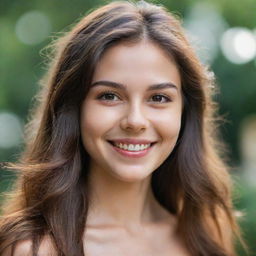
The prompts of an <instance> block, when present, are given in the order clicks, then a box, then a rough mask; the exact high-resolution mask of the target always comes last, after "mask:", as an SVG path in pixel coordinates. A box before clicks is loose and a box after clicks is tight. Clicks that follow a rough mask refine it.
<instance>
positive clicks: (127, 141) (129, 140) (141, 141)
mask: <svg viewBox="0 0 256 256" xmlns="http://www.w3.org/2000/svg"><path fill="white" fill-rule="evenodd" d="M109 141H110V142H115V143H123V144H151V143H154V142H156V141H152V140H147V139H132V138H124V139H113V140H109Z"/></svg>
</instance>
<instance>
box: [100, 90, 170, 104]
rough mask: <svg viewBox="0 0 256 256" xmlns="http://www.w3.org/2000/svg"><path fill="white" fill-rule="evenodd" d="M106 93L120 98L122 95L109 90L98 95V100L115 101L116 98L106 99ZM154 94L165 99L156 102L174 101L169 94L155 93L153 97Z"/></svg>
mask: <svg viewBox="0 0 256 256" xmlns="http://www.w3.org/2000/svg"><path fill="white" fill-rule="evenodd" d="M106 95H114V96H115V97H118V98H119V99H120V97H119V96H118V95H117V94H116V93H115V92H112V91H107V92H103V93H101V94H100V95H99V96H98V97H97V99H98V100H103V101H115V100H110V99H104V98H103V97H104V96H106ZM154 96H161V97H162V98H164V99H165V101H164V102H162V101H155V102H154V103H167V102H171V101H172V100H171V98H170V97H169V96H167V95H165V94H154V95H152V96H151V98H152V97H154Z"/></svg>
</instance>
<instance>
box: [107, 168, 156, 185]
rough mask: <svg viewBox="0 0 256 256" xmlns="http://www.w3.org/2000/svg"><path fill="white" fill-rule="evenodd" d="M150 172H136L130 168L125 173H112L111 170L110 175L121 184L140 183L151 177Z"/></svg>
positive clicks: (140, 170)
mask: <svg viewBox="0 0 256 256" xmlns="http://www.w3.org/2000/svg"><path fill="white" fill-rule="evenodd" d="M151 174H152V172H147V173H146V172H145V169H144V170H142V169H138V168H137V170H136V169H135V168H130V169H129V170H126V171H120V169H119V171H114V170H111V175H112V176H113V177H114V178H115V179H117V180H120V181H123V182H129V183H130V182H140V181H143V180H145V179H147V178H149V176H151Z"/></svg>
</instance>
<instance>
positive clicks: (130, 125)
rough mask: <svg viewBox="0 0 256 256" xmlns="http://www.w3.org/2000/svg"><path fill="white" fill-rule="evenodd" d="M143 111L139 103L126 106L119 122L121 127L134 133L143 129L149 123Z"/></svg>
mask: <svg viewBox="0 0 256 256" xmlns="http://www.w3.org/2000/svg"><path fill="white" fill-rule="evenodd" d="M144 112H145V111H143V106H141V105H140V104H139V103H136V104H133V105H130V106H129V107H127V109H126V110H125V112H124V115H123V117H122V120H121V122H120V126H121V129H123V130H125V131H129V132H135V133H138V132H141V131H144V130H145V129H146V128H147V127H148V123H149V121H148V119H147V118H146V114H145V113H144Z"/></svg>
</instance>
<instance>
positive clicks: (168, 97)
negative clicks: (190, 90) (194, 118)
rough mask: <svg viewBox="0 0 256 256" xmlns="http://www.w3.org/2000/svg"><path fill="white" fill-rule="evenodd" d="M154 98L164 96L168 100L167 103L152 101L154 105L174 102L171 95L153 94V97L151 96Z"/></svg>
mask: <svg viewBox="0 0 256 256" xmlns="http://www.w3.org/2000/svg"><path fill="white" fill-rule="evenodd" d="M154 96H162V97H164V98H165V100H166V101H165V102H159V101H152V102H153V103H154V104H163V103H168V102H172V98H171V97H170V96H169V95H166V94H164V93H155V94H153V95H152V96H151V98H152V97H154Z"/></svg>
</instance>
